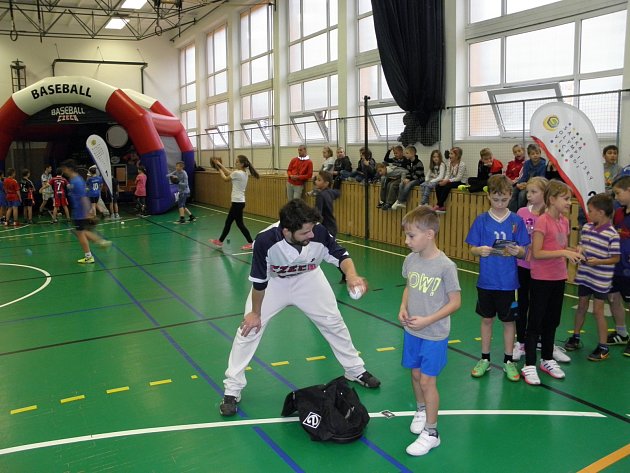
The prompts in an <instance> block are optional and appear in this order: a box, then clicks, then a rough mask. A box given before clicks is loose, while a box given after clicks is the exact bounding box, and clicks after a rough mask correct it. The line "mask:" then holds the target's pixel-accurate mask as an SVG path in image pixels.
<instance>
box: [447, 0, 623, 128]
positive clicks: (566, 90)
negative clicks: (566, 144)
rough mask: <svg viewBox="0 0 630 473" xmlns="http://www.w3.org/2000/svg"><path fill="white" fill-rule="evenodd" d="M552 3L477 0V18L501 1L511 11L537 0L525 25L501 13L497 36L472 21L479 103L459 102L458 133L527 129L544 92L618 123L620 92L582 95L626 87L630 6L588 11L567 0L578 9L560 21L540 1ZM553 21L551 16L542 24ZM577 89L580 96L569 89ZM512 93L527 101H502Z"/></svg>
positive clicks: (473, 83)
mask: <svg viewBox="0 0 630 473" xmlns="http://www.w3.org/2000/svg"><path fill="white" fill-rule="evenodd" d="M547 3H552V2H549V1H532V2H516V1H511V0H496V1H490V0H488V1H482V0H478V1H475V0H470V1H469V5H470V8H471V10H470V13H471V19H472V18H473V17H474V18H476V17H475V16H474V15H476V14H477V13H480V12H485V13H483V15H480V17H481V16H483V17H484V18H485V17H486V16H487V15H490V13H488V12H489V11H490V10H492V9H494V10H492V11H495V10H496V9H497V8H498V9H499V10H501V11H502V12H504V14H510V13H513V12H515V11H520V10H523V9H529V8H520V6H522V5H523V4H526V5H527V7H530V6H531V8H532V11H531V17H532V18H531V19H530V20H529V24H527V25H525V27H524V28H523V29H522V30H520V31H519V30H515V29H514V27H513V21H505V22H504V20H503V18H499V19H496V20H495V24H494V25H493V26H492V34H491V35H488V36H489V37H484V35H483V34H481V33H483V29H475V28H474V27H472V26H471V27H469V28H468V29H467V34H468V35H470V37H471V39H470V40H469V41H468V65H469V71H468V103H469V104H470V105H471V106H473V105H478V106H475V107H472V108H471V109H470V110H463V109H457V112H456V113H457V114H458V116H456V117H455V118H454V120H455V122H456V123H455V129H456V136H457V138H458V139H462V138H465V137H477V136H479V137H482V136H485V137H491V136H502V137H508V136H510V137H513V136H515V135H517V136H518V135H519V134H520V136H522V135H523V134H525V133H527V131H528V128H529V120H530V117H531V114H532V113H533V111H534V110H535V109H536V108H537V107H538V106H540V105H541V104H542V103H544V102H545V100H542V101H541V100H539V99H542V98H545V97H552V98H551V99H550V100H557V99H561V100H564V101H565V102H567V103H571V104H573V105H575V106H577V107H579V108H580V109H581V110H582V111H584V112H585V113H587V115H588V116H589V118H590V119H591V121H592V122H593V124H594V125H595V129H596V130H597V132H598V133H610V132H614V131H615V126H616V125H615V124H614V123H616V120H617V116H618V113H617V112H618V104H617V101H616V100H615V99H614V97H613V95H614V94H607V95H604V96H602V95H600V96H589V97H579V94H585V93H593V92H608V91H614V90H618V89H619V88H620V87H621V82H620V80H619V78H620V77H621V76H622V75H623V60H624V53H625V51H624V48H625V43H624V42H625V30H626V18H627V12H626V10H619V11H613V12H611V11H610V10H611V9H608V10H607V11H606V13H605V14H599V15H597V12H588V13H583V12H582V11H580V7H579V5H578V6H575V5H574V4H573V3H572V2H568V1H566V0H563V1H562V3H563V7H564V6H566V7H567V10H570V11H569V12H568V13H566V19H564V22H560V21H558V19H557V18H556V17H555V16H554V14H553V11H549V10H548V9H540V10H536V9H534V7H537V6H540V5H543V4H547ZM475 8H479V10H475ZM519 8H520V10H519ZM571 9H572V10H571ZM505 12H507V13H505ZM593 15H596V16H593ZM499 16H501V15H499ZM479 21H481V20H479ZM561 21H562V20H561ZM503 23H504V24H505V29H504V30H503V28H502V25H503ZM545 23H551V24H550V25H549V26H545V27H540V26H539V25H542V24H545ZM574 94H576V95H578V97H575V98H573V97H567V96H569V95H574ZM508 101H521V102H518V103H510V104H502V103H501V102H508ZM522 101H525V102H522ZM598 117H601V118H598ZM604 117H606V118H604ZM613 122H614V123H613Z"/></svg>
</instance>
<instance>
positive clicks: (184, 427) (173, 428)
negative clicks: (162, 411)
mask: <svg viewBox="0 0 630 473" xmlns="http://www.w3.org/2000/svg"><path fill="white" fill-rule="evenodd" d="M392 414H394V416H395V417H412V416H413V415H414V414H415V411H401V412H392ZM439 415H441V416H449V415H525V416H532V415H534V416H550V417H551V416H564V417H599V418H605V417H606V416H605V415H603V414H600V413H598V412H577V411H534V410H523V411H515V410H506V411H501V410H450V411H439ZM370 417H371V418H381V419H382V418H386V417H385V415H383V414H382V413H380V412H372V413H370ZM299 420H300V419H299V417H276V418H270V419H247V420H234V421H222V422H204V423H200V424H181V425H166V426H163V427H148V428H144V429H132V430H119V431H117V432H105V433H102V434H91V435H82V436H80V437H68V438H64V439H57V440H48V441H46V442H37V443H29V444H25V445H17V446H15V447H9V448H3V449H1V450H0V456H2V455H9V454H11V453H18V452H25V451H28V450H36V449H40V448H47V447H54V446H57V445H69V444H75V443H81V442H90V441H94V440H104V439H112V438H118V437H129V436H133V435H146V434H157V433H161V432H182V431H189V430H203V429H216V428H221V427H241V426H247V425H264V424H283V423H288V422H298V421H299Z"/></svg>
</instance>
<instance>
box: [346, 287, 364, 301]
mask: <svg viewBox="0 0 630 473" xmlns="http://www.w3.org/2000/svg"><path fill="white" fill-rule="evenodd" d="M348 294H349V295H350V297H352V298H353V299H354V300H357V299H361V296H363V291H362V290H361V288H360V287H359V286H356V287H353V288H350V289H348Z"/></svg>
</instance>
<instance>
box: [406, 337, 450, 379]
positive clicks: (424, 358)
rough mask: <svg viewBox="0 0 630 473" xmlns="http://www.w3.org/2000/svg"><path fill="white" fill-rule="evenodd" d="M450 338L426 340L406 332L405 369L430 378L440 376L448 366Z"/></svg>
mask: <svg viewBox="0 0 630 473" xmlns="http://www.w3.org/2000/svg"><path fill="white" fill-rule="evenodd" d="M447 350H448V338H445V339H444V340H425V339H424V338H419V337H414V336H413V335H411V334H409V333H407V332H406V331H405V336H404V339H403V356H402V363H401V364H402V366H403V368H409V369H414V368H415V369H418V370H420V371H421V372H422V373H424V374H426V375H428V376H437V375H439V374H440V373H441V372H442V370H443V369H444V367H445V366H446V352H447Z"/></svg>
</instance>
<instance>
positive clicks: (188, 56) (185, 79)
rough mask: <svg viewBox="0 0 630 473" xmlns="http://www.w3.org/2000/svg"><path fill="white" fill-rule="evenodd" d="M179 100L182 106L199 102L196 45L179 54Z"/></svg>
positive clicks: (191, 45)
mask: <svg viewBox="0 0 630 473" xmlns="http://www.w3.org/2000/svg"><path fill="white" fill-rule="evenodd" d="M179 84H180V86H179V87H180V94H179V100H180V103H181V104H182V105H185V104H189V103H194V102H195V101H196V100H197V93H196V90H195V87H196V82H195V45H194V44H190V45H188V46H186V47H185V48H184V49H182V50H181V51H180V54H179Z"/></svg>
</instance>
